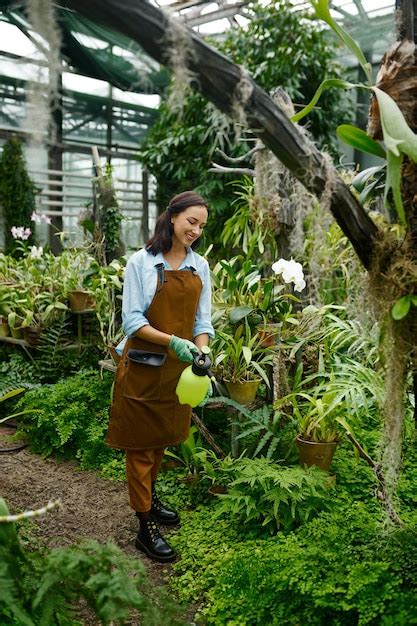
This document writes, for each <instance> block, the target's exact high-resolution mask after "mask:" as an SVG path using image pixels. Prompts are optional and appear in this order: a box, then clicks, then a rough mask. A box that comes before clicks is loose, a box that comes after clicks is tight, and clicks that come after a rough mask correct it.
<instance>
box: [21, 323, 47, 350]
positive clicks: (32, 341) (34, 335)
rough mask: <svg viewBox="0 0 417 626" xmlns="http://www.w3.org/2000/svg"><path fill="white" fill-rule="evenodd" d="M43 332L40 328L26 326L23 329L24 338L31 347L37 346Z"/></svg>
mask: <svg viewBox="0 0 417 626" xmlns="http://www.w3.org/2000/svg"><path fill="white" fill-rule="evenodd" d="M42 330H43V329H42V328H41V327H40V326H25V328H24V329H23V337H24V339H25V340H26V341H27V343H28V344H29V345H30V346H37V345H38V343H39V336H40V334H41V332H42Z"/></svg>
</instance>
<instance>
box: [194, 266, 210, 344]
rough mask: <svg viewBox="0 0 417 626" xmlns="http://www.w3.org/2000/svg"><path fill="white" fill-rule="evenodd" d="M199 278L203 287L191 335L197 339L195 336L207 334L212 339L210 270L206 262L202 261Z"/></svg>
mask: <svg viewBox="0 0 417 626" xmlns="http://www.w3.org/2000/svg"><path fill="white" fill-rule="evenodd" d="M200 278H201V281H202V283H203V287H202V290H201V293H200V299H199V302H198V307H197V313H196V316H195V323H194V329H193V335H194V337H197V335H202V334H203V333H207V334H208V335H209V337H210V338H211V339H213V337H214V328H213V324H212V323H211V281H210V270H209V266H208V263H207V261H206V260H204V264H203V267H202V269H201V270H200Z"/></svg>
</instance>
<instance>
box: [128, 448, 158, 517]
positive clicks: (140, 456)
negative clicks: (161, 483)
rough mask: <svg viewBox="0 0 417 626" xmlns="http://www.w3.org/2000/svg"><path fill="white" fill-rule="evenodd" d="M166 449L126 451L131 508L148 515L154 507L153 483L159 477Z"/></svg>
mask: <svg viewBox="0 0 417 626" xmlns="http://www.w3.org/2000/svg"><path fill="white" fill-rule="evenodd" d="M163 456H164V448H150V449H147V450H126V477H127V487H128V490H129V499H130V506H131V507H132V509H134V510H135V511H138V512H139V513H146V512H147V511H150V510H151V506H152V482H153V481H155V480H156V477H157V476H158V470H159V466H160V464H161V461H162V457H163Z"/></svg>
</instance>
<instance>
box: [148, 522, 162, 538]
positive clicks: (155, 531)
mask: <svg viewBox="0 0 417 626" xmlns="http://www.w3.org/2000/svg"><path fill="white" fill-rule="evenodd" d="M147 527H148V530H149V534H150V536H151V538H152V541H156V540H157V539H161V538H162V535H161V533H160V532H159V526H158V524H157V523H156V522H155V520H150V521H149V522H148V523H147Z"/></svg>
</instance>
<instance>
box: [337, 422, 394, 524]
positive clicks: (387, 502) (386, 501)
mask: <svg viewBox="0 0 417 626" xmlns="http://www.w3.org/2000/svg"><path fill="white" fill-rule="evenodd" d="M346 436H347V438H348V439H349V441H351V442H352V443H353V445H354V446H355V448H356V449H357V451H358V453H359V456H360V457H361V458H362V459H364V460H365V461H366V462H367V463H368V465H369V466H370V467H372V469H373V471H374V474H375V477H376V479H377V481H378V483H379V489H378V490H377V492H376V496H377V498H378V500H380V502H381V503H382V506H383V507H384V509H385V510H386V512H387V515H388V517H389V519H390V520H391V521H392V523H393V524H395V525H396V526H404V522H403V521H402V519H401V518H400V516H399V515H398V513H397V511H396V510H395V507H394V504H393V502H392V499H391V496H390V494H389V493H388V490H387V485H386V482H385V477H384V475H383V473H382V470H381V466H380V464H379V463H377V462H376V461H374V460H373V458H372V457H370V456H369V454H368V453H367V452H366V451H365V450H364V449H363V447H362V446H361V444H360V443H359V441H358V440H357V439H356V438H355V437H354V436H353V435H351V434H350V433H346Z"/></svg>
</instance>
